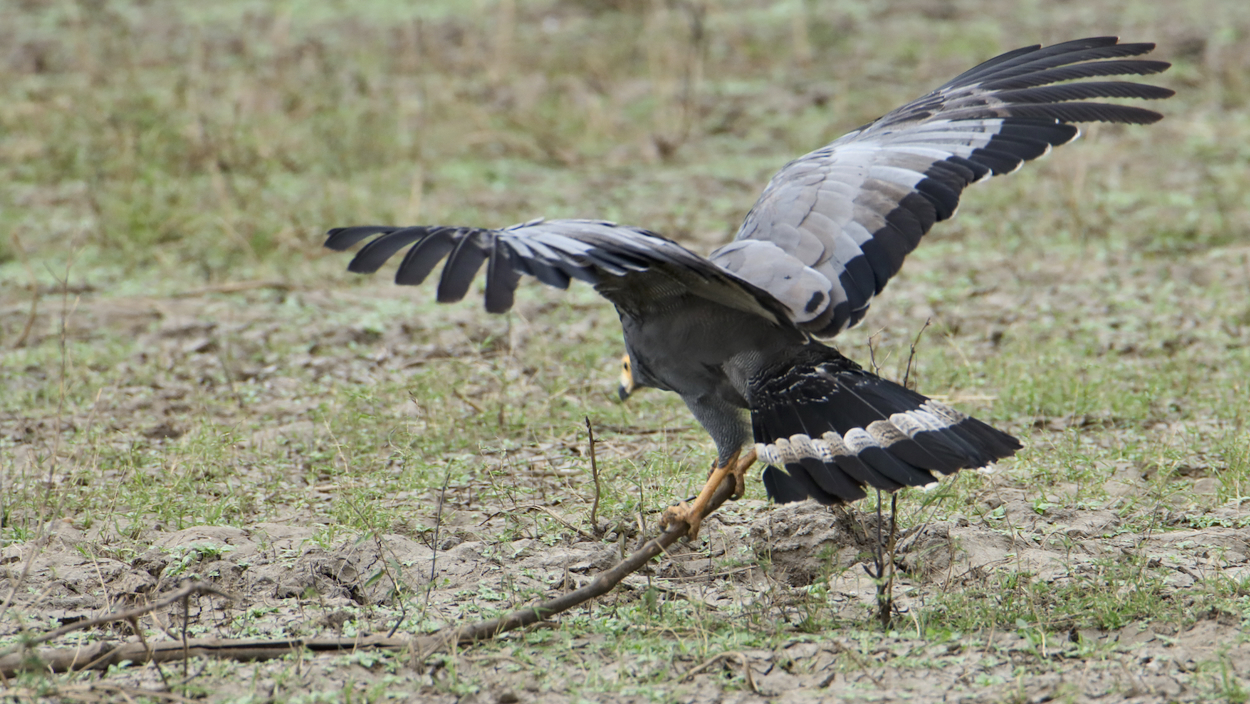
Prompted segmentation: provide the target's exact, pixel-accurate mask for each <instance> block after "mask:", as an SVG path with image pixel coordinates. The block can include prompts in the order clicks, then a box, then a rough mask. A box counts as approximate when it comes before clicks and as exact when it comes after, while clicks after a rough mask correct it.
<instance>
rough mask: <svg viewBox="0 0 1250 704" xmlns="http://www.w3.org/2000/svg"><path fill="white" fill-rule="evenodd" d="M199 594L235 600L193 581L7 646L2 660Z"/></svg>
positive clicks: (136, 616) (224, 593)
mask: <svg viewBox="0 0 1250 704" xmlns="http://www.w3.org/2000/svg"><path fill="white" fill-rule="evenodd" d="M198 594H214V595H216V596H220V597H223V598H225V599H229V600H231V601H234V600H235V597H233V596H231V595H230V594H227V593H226V592H223V591H221V590H220V589H217V588H216V587H213V586H212V585H209V584H206V583H204V582H192V583H191V584H188V585H187V586H185V587H183V588H182V589H179V590H178V591H176V592H174V593H172V594H170V595H169V596H167V597H165V598H164V599H161V600H160V601H154V602H152V603H151V604H148V605H146V606H139V607H136V608H133V609H128V610H126V611H115V612H113V613H110V614H106V615H104V616H99V617H97V618H90V619H85V620H83V621H75V622H73V623H69V624H66V625H64V626H61V627H60V628H58V629H56V630H54V631H49V632H48V633H45V634H43V635H41V636H36V637H34V638H31V639H30V640H28V641H25V642H23V643H22V644H21V645H17V646H14V647H12V648H5V649H4V650H0V662H3V661H5V660H7V659H8V657H9V656H11V655H12V654H14V653H16V652H17V651H19V650H21V649H22V648H29V647H31V646H35V645H39V644H40V643H47V642H48V641H50V640H54V639H56V638H60V637H61V636H63V635H65V634H66V633H73V632H74V631H81V630H84V629H87V628H95V627H96V626H103V625H104V624H106V623H113V622H114V621H129V620H132V619H136V618H138V617H140V616H145V615H147V614H149V613H151V612H153V611H156V610H158V609H163V608H165V607H166V606H169V605H170V604H173V603H175V602H177V601H180V600H182V599H185V598H187V597H190V596H193V595H198ZM75 650H76V649H75Z"/></svg>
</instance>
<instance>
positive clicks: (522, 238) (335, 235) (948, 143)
mask: <svg viewBox="0 0 1250 704" xmlns="http://www.w3.org/2000/svg"><path fill="white" fill-rule="evenodd" d="M1153 48H1154V44H1121V43H1119V41H1118V39H1116V38H1115V37H1095V38H1090V39H1079V40H1076V41H1070V42H1065V43H1062V44H1056V45H1054V46H1049V47H1045V48H1042V47H1040V46H1031V47H1026V48H1023V49H1017V50H1015V51H1011V52H1008V53H1006V54H1003V55H1001V56H998V57H996V58H994V59H990V60H989V61H986V62H985V63H983V64H981V65H980V66H977V67H976V68H974V69H972V70H970V71H968V72H966V73H964V74H963V75H961V76H959V77H957V78H955V79H954V80H953V81H951V82H950V83H947V84H946V85H944V86H942V87H941V88H938V89H937V90H935V91H933V92H932V93H930V94H928V95H926V96H924V97H922V98H920V99H919V100H916V101H913V102H911V103H908V104H907V105H904V106H903V107H901V108H899V109H897V110H895V111H893V112H891V113H889V114H887V115H885V116H884V117H881V118H880V119H878V120H876V121H874V122H871V123H869V124H867V125H864V126H863V127H860V128H859V129H856V130H854V131H852V132H850V133H849V134H847V135H845V136H843V137H842V138H840V139H838V140H836V141H834V142H832V143H831V144H829V145H827V146H825V147H822V148H820V149H817V150H816V151H814V152H812V153H810V154H807V155H806V156H803V157H800V158H798V159H796V160H794V161H792V162H790V163H789V164H788V165H786V166H785V168H783V169H782V170H781V171H780V172H779V173H777V175H776V176H774V177H773V178H772V181H770V182H769V184H768V187H767V188H765V189H764V193H763V195H761V196H760V199H759V201H757V202H756V204H755V206H754V207H753V208H752V209H751V212H750V213H748V214H747V216H746V220H745V221H744V222H743V223H742V227H741V228H740V229H739V230H738V235H737V237H735V238H734V241H733V242H731V243H729V244H727V245H725V246H723V247H720V248H719V249H717V250H716V251H714V252H712V253H711V254H710V255H709V256H708V257H707V258H704V257H701V256H699V255H698V254H695V253H693V252H691V251H690V250H688V249H686V248H685V247H682V246H681V245H680V244H677V243H676V242H673V241H672V240H669V239H666V238H665V237H663V236H661V235H658V234H656V233H654V232H650V231H647V230H643V229H640V228H636V227H628V226H625V225H618V224H615V223H611V222H602V221H597V220H533V221H530V222H527V223H523V224H520V225H513V226H512V227H507V228H503V229H497V230H496V229H483V228H478V227H445V226H417V227H389V226H388V227H378V226H365V227H347V228H340V229H334V230H331V231H330V232H329V239H328V240H327V241H326V246H327V247H330V248H331V249H336V250H343V249H346V248H348V247H350V246H352V245H354V244H356V243H357V242H359V241H361V240H363V239H366V238H370V237H372V238H373V239H372V241H370V242H369V243H368V244H367V245H365V246H364V247H363V248H362V249H361V250H360V251H359V252H358V253H357V254H356V257H355V258H354V259H353V260H352V262H351V265H350V267H349V268H350V270H351V271H354V272H361V273H371V272H375V271H377V270H378V268H379V267H380V266H381V265H382V264H383V262H385V261H386V260H387V259H389V258H390V257H391V256H392V255H394V254H395V253H397V252H399V251H400V250H401V249H403V248H405V247H408V246H409V245H412V246H411V248H409V249H408V252H407V254H405V255H404V258H403V261H402V262H400V265H399V270H398V272H397V273H396V275H395V282H396V283H398V284H405V285H415V284H419V283H421V282H422V281H424V280H425V278H426V277H427V276H428V275H429V274H430V272H431V270H432V269H433V268H434V266H435V265H437V264H438V263H439V262H440V261H442V260H443V259H444V258H446V259H447V263H446V265H445V266H444V267H443V270H442V276H441V277H440V279H439V283H438V300H439V301H440V302H451V301H458V300H460V299H461V298H463V297H464V295H465V293H466V292H467V291H468V289H469V285H470V283H471V282H472V280H473V278H474V277H475V276H476V274H477V272H478V270H479V268H480V267H481V265H482V263H483V262H485V264H486V310H488V311H490V312H492V313H503V312H504V311H507V310H508V309H509V308H510V307H511V306H512V301H513V292H514V290H515V288H516V285H517V281H518V279H519V278H520V277H521V275H523V274H524V275H529V276H533V277H536V278H537V279H539V280H540V281H542V282H544V283H547V284H550V285H552V286H556V287H559V288H566V287H567V286H568V284H569V281H570V280H571V279H581V280H583V281H586V282H589V283H590V284H592V285H594V287H595V290H596V291H598V292H599V293H600V294H601V295H603V297H604V298H607V299H608V300H609V301H611V302H612V303H613V304H614V305H615V306H616V309H617V312H618V313H619V314H620V318H621V326H622V327H623V328H624V332H625V347H626V352H627V357H626V362H625V364H626V368H625V369H626V374H625V376H624V379H623V383H622V389H621V395H622V397H624V396H626V395H627V394H628V392H630V391H632V390H633V388H636V387H653V388H656V389H663V390H667V391H674V392H676V393H677V394H679V395H680V396H681V397H682V400H684V401H685V402H686V405H687V406H688V407H689V408H690V412H691V413H693V414H694V417H695V418H696V419H697V420H698V421H699V423H701V424H702V425H703V427H704V428H705V429H706V430H707V432H708V433H709V434H711V436H712V439H713V440H714V441H715V442H716V447H717V451H718V454H717V458H716V462H715V465H714V467H713V471H712V475H711V477H710V478H709V480H708V482H707V485H706V486H705V487H704V489H703V491H702V492H701V493H700V494H699V496H698V498H696V499H695V500H694V502H693V504H690V505H687V504H686V503H684V502H683V503H682V504H681V505H680V506H678V507H675V508H671V509H669V511H668V513H666V517H665V518H666V523H667V522H668V521H671V520H673V519H679V520H685V521H686V522H687V523H688V524H689V526H690V533H689V534H690V535H691V536H694V535H696V534H697V532H698V529H699V521H700V520H701V517H702V515H703V510H704V508H705V506H706V503H707V502H708V500H709V499H710V497H711V495H712V493H713V492H714V490H715V489H716V487H717V486H719V485H720V483H721V482H722V480H723V479H724V478H725V476H726V475H727V474H733V475H734V477H735V479H736V481H737V491H736V494H735V495H736V496H740V495H741V494H742V491H743V488H744V484H743V480H744V473H745V471H746V470H747V468H748V467H750V465H751V464H753V463H754V462H755V460H756V459H757V458H758V459H759V460H761V461H763V462H765V463H766V464H768V465H769V466H768V467H766V468H765V470H764V475H763V479H764V486H765V487H766V489H767V491H768V495H769V496H770V497H771V498H773V499H774V500H776V501H778V502H787V501H797V500H801V499H804V498H807V497H811V498H814V499H816V500H817V501H820V502H822V503H826V504H829V503H835V502H841V501H852V500H854V499H858V498H861V497H863V496H864V495H865V491H864V488H865V487H873V488H876V489H884V490H886V491H892V490H895V489H898V488H900V487H904V486H918V485H926V484H930V483H932V482H934V481H935V474H951V473H953V472H956V471H958V470H960V469H968V468H974V467H981V466H984V465H986V464H988V463H990V462H993V461H994V460H996V459H1000V458H1003V457H1007V456H1009V455H1011V454H1013V453H1014V452H1015V451H1016V450H1017V449H1019V448H1020V444H1019V442H1017V441H1016V439H1015V438H1013V437H1011V436H1010V435H1007V434H1006V433H1003V432H1001V431H998V430H996V429H994V428H992V427H990V426H988V425H986V424H985V423H982V422H981V421H979V420H976V419H975V418H970V417H968V416H966V415H964V414H963V413H960V412H959V411H956V410H954V409H952V408H950V407H949V406H946V405H943V404H941V403H938V402H936V401H933V400H931V399H928V398H926V397H924V396H922V395H920V394H918V393H916V392H914V391H911V390H909V389H906V388H904V387H902V386H900V385H898V384H895V383H893V382H890V381H887V380H884V379H881V378H880V377H877V376H876V375H874V374H871V373H869V372H867V371H865V370H863V369H861V368H860V367H859V366H858V365H857V364H855V363H854V362H852V361H850V360H849V359H847V358H846V357H843V356H842V355H841V354H839V353H838V351H837V350H836V349H834V348H832V347H829V346H827V345H825V344H822V343H821V342H819V341H818V339H817V338H829V337H833V336H834V335H837V334H838V333H840V332H842V331H843V330H845V329H847V328H849V327H851V326H853V325H855V324H857V323H858V322H860V320H861V319H862V318H863V317H864V314H865V313H866V312H867V311H868V305H869V303H870V302H871V301H872V298H873V296H875V295H877V294H878V293H880V292H881V290H882V289H883V288H885V285H886V282H887V281H889V280H890V277H892V276H894V274H895V273H897V272H898V270H899V268H900V267H901V266H902V265H903V259H904V257H906V256H907V254H908V253H909V252H911V251H912V249H914V248H915V247H916V245H917V244H919V243H920V239H921V238H922V237H923V236H924V234H925V233H926V232H928V230H929V228H930V227H932V226H933V223H935V222H937V221H939V220H945V219H947V218H949V217H951V216H952V215H954V214H955V209H956V206H958V205H959V197H960V193H961V192H962V191H963V189H964V188H965V187H966V186H968V185H969V184H971V183H974V182H976V181H980V180H983V179H986V178H988V177H990V176H994V175H997V174H1005V173H1010V172H1012V171H1014V170H1016V169H1018V168H1019V167H1020V166H1021V165H1022V164H1023V163H1024V162H1026V161H1029V160H1032V159H1036V158H1037V157H1040V156H1043V155H1045V154H1046V153H1047V152H1049V151H1050V149H1051V147H1054V146H1057V145H1061V144H1066V143H1068V142H1070V141H1072V140H1073V139H1075V138H1076V137H1077V135H1078V134H1079V130H1078V129H1077V128H1076V127H1075V126H1074V123H1080V122H1119V123H1129V124H1149V123H1153V122H1155V121H1157V120H1159V119H1160V118H1161V116H1160V115H1159V114H1158V113H1156V112H1152V111H1150V110H1146V109H1143V108H1140V107H1135V106H1128V105H1119V104H1108V103H1101V102H1090V99H1097V98H1143V99H1158V98H1166V97H1168V96H1171V95H1172V94H1173V92H1172V91H1171V90H1168V89H1166V88H1160V87H1157V86H1151V85H1143V84H1139V83H1128V82H1122V81H1082V82H1070V81H1073V80H1074V79H1086V78H1094V77H1101V76H1121V75H1132V74H1136V75H1147V74H1155V73H1159V72H1161V71H1163V70H1165V69H1167V68H1168V66H1169V64H1167V63H1164V62H1161V61H1150V60H1144V59H1131V58H1126V57H1134V56H1140V55H1143V54H1146V53H1149V52H1150V51H1151V50H1152V49H1153ZM748 418H749V422H748ZM752 436H754V446H753V448H751V449H750V450H749V451H748V452H747V453H746V454H745V456H743V457H742V458H741V459H740V458H739V455H740V454H741V453H742V451H743V449H744V448H746V447H747V446H748V445H751V443H752Z"/></svg>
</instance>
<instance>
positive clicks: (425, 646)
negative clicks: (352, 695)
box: [413, 474, 736, 655]
mask: <svg viewBox="0 0 1250 704" xmlns="http://www.w3.org/2000/svg"><path fill="white" fill-rule="evenodd" d="M726 480H727V481H725V482H722V483H721V485H720V486H719V487H717V489H716V492H715V493H714V494H712V499H711V501H709V502H708V505H707V509H706V510H705V511H704V512H703V516H702V517H701V518H706V517H707V516H709V515H711V514H712V512H714V511H715V510H716V509H718V508H720V505H721V504H723V503H725V501H726V500H727V499H728V498H729V496H730V495H731V494H733V492H734V489H735V488H736V486H735V482H734V478H733V475H732V474H730V475H729V476H727V477H726ZM689 530H690V526H688V525H687V524H686V522H685V521H677V520H675V521H673V522H672V523H671V524H670V525H669V527H668V529H667V530H665V531H664V533H662V534H661V535H660V536H659V537H656V538H652V539H651V540H649V541H647V543H646V544H645V545H643V546H642V547H640V548H638V550H636V551H634V553H633V554H632V555H630V556H629V557H627V558H625V559H624V560H622V561H621V562H618V563H617V564H616V565H615V566H613V567H612V569H609V570H607V571H605V572H600V573H599V574H597V575H595V578H594V579H593V580H591V582H590V584H588V585H586V586H584V587H582V588H581V589H578V590H575V591H571V592H569V593H567V594H563V595H561V596H558V597H556V598H555V599H550V600H548V601H544V602H542V603H540V604H534V605H532V606H527V607H525V608H522V609H517V610H516V611H513V612H512V613H510V614H507V615H505V616H501V617H499V618H494V619H490V620H489V621H479V622H478V623H474V624H470V625H468V626H462V627H460V628H457V629H456V630H454V631H452V632H450V633H434V634H431V635H428V636H423V637H421V638H418V639H416V641H414V643H413V645H414V647H415V649H416V650H417V652H418V653H419V654H422V655H425V654H429V653H432V652H435V651H436V650H439V649H442V648H446V647H448V646H451V645H452V644H468V643H475V642H477V641H480V640H487V639H490V638H494V637H496V636H498V635H500V634H501V633H505V632H507V631H512V630H515V629H517V628H523V627H525V626H529V625H533V624H535V623H538V622H539V621H541V620H543V619H545V618H547V617H549V616H554V615H555V614H558V613H560V612H562V611H567V610H569V609H571V608H573V607H574V606H579V605H581V604H584V603H586V602H587V601H590V600H591V599H594V598H595V597H599V596H603V595H604V594H607V593H608V592H610V591H612V589H613V588H614V587H616V585H618V584H620V583H621V580H623V579H625V578H626V577H627V576H629V575H631V574H633V573H634V572H637V571H638V570H639V569H641V568H642V566H643V565H645V564H647V563H648V562H650V561H651V559H652V558H654V557H656V556H658V555H659V554H660V553H662V552H664V551H665V550H667V549H668V547H669V546H671V545H672V544H673V543H676V542H677V541H678V540H679V539H681V538H682V536H684V535H686V533H687V532H689Z"/></svg>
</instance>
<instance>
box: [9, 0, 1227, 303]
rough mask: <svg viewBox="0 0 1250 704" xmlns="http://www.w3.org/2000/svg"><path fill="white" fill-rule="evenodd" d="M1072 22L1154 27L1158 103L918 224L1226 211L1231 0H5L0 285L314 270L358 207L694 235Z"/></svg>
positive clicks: (1118, 224)
mask: <svg viewBox="0 0 1250 704" xmlns="http://www.w3.org/2000/svg"><path fill="white" fill-rule="evenodd" d="M1093 34H1119V35H1122V36H1124V37H1126V38H1127V39H1129V40H1132V41H1157V42H1159V43H1160V44H1161V50H1160V51H1159V52H1158V55H1159V56H1161V57H1162V58H1164V59H1167V60H1170V61H1173V62H1175V63H1176V67H1175V68H1174V69H1173V70H1172V71H1171V72H1170V73H1168V74H1167V75H1165V76H1164V77H1163V83H1165V84H1167V85H1169V86H1171V87H1173V88H1175V89H1177V91H1178V94H1179V95H1178V96H1177V97H1176V98H1175V99H1173V100H1171V101H1168V103H1167V104H1166V105H1165V106H1163V110H1164V111H1165V112H1166V113H1167V114H1168V119H1167V120H1166V121H1165V122H1164V123H1162V124H1161V125H1160V126H1156V127H1153V128H1150V129H1149V130H1131V131H1128V132H1126V133H1125V134H1126V136H1125V137H1124V139H1122V140H1120V141H1118V142H1116V143H1114V144H1113V145H1110V146H1109V147H1108V148H1102V149H1098V148H1093V147H1090V146H1088V145H1084V146H1082V148H1081V149H1079V150H1074V151H1076V152H1077V153H1076V154H1075V155H1074V154H1065V156H1064V162H1065V165H1064V166H1063V167H1061V168H1063V169H1064V170H1065V174H1064V180H1052V181H1049V182H1045V181H1041V182H1043V183H1047V184H1048V185H1047V186H1046V192H1043V193H1037V192H1033V191H1035V190H1037V185H1038V183H1039V179H1040V177H1039V176H1032V175H1027V174H1026V175H1024V177H1023V178H1021V179H1020V180H1019V181H1018V182H1017V183H1015V184H1014V185H1013V186H1000V189H999V191H998V195H997V196H995V195H989V196H986V199H987V200H989V201H990V202H992V203H994V205H990V206H985V205H978V206H976V208H969V209H968V210H969V211H972V210H975V211H976V213H978V214H981V215H985V214H987V213H988V216H986V217H979V216H974V217H972V218H961V219H958V220H956V222H955V225H954V227H947V228H945V229H944V230H942V231H941V234H940V235H939V237H942V238H950V239H952V240H958V239H959V238H960V237H962V236H964V235H965V234H966V233H967V232H968V231H974V232H983V233H984V232H989V234H990V235H992V236H995V237H999V238H1001V237H1003V236H1013V235H1017V234H1018V235H1020V236H1021V238H1022V239H1024V238H1025V236H1027V239H1028V240H1030V241H1032V242H1034V243H1035V247H1036V249H1033V250H1032V251H1033V252H1035V253H1038V254H1041V253H1043V252H1044V247H1045V245H1046V242H1047V238H1049V237H1052V236H1054V237H1060V238H1062V237H1075V238H1084V239H1087V238H1099V237H1104V236H1108V234H1111V235H1112V236H1114V237H1125V238H1129V240H1130V242H1128V243H1126V244H1130V245H1131V246H1134V247H1145V248H1153V249H1155V250H1163V251H1171V250H1173V249H1175V248H1178V247H1179V248H1192V247H1194V246H1204V245H1209V244H1211V243H1212V242H1224V241H1228V240H1230V239H1233V238H1241V237H1242V236H1243V235H1244V234H1245V228H1246V223H1247V220H1248V219H1250V216H1248V215H1247V199H1246V197H1245V193H1246V192H1247V185H1248V184H1247V177H1246V171H1247V167H1248V166H1250V119H1248V118H1247V113H1246V105H1247V95H1250V71H1248V70H1247V66H1248V65H1250V41H1247V39H1248V36H1250V3H1245V2H1241V1H1240V0H1185V1H1179V0H1158V1H1154V2H1134V3H1123V2H1109V1H1105V0H1096V1H1094V2H1071V1H1064V2H1013V3H1003V2H997V1H992V0H898V1H893V2H886V1H875V2H861V1H859V0H784V1H780V2H766V1H764V0H730V1H727V2H697V1H694V0H549V1H522V0H472V1H471V2H456V1H454V0H423V1H421V2H398V1H397V0H396V1H389V2H387V1H383V2H370V3H348V2H341V1H336V0H302V1H295V0H292V1H290V2H261V1H257V0H231V1H229V2H215V3H183V2H170V1H169V0H136V1H120V0H119V1H105V0H78V1H77V2H71V1H60V0H12V1H11V2H6V3H4V4H3V6H2V7H0V47H3V50H0V85H3V86H4V96H5V100H4V101H3V103H0V286H2V287H0V296H5V297H6V298H7V297H10V296H22V295H24V294H21V293H19V289H26V290H29V287H30V286H31V285H32V283H33V282H36V281H37V282H39V285H40V286H49V285H52V284H53V283H54V281H55V280H56V278H58V277H62V276H64V272H65V271H66V266H67V264H68V263H69V262H70V260H71V259H73V260H74V261H75V262H76V264H75V266H74V273H73V274H72V277H73V278H75V279H76V281H75V282H71V283H72V284H76V285H77V286H79V287H88V288H93V289H97V290H100V289H104V290H108V291H110V292H114V293H118V294H126V293H151V292H154V291H165V292H170V291H177V290H179V289H181V288H186V287H194V286H202V285H206V284H213V283H218V282H223V281H232V280H239V279H248V278H255V277H278V278H281V279H286V280H306V279H308V278H310V277H318V276H322V275H323V274H324V273H325V272H326V271H330V270H334V269H338V268H340V267H341V262H340V261H339V260H338V259H335V260H334V262H333V265H332V266H331V267H330V269H326V268H325V267H324V266H323V265H321V264H318V263H317V262H316V260H317V259H318V258H319V257H320V256H321V254H322V253H321V251H320V234H321V233H322V232H323V231H324V229H326V228H327V227H331V226H336V225H344V224H356V223H363V222H384V223H390V222H447V223H456V224H476V225H503V224H508V223H512V222H518V221H523V220H527V219H530V218H532V217H535V216H547V217H572V216H584V217H605V218H609V219H615V220H619V221H622V222H628V223H633V224H639V225H644V226H647V227H650V228H652V229H656V230H658V231H660V232H663V233H665V234H667V235H669V236H672V237H674V238H677V239H679V240H682V241H685V242H688V243H691V244H692V245H694V246H695V247H696V248H704V249H706V248H707V247H709V246H712V245H715V244H718V243H720V242H722V241H724V240H726V239H728V238H729V237H730V236H731V235H732V233H733V231H734V229H735V228H736V225H737V223H738V222H739V221H740V219H741V217H742V216H743V215H744V214H745V212H746V210H747V209H748V208H749V206H750V204H751V202H752V201H753V200H754V197H755V195H756V194H757V193H758V191H759V190H760V188H761V187H762V185H763V183H764V182H765V181H766V180H767V178H768V176H769V175H771V173H772V172H774V171H775V170H776V169H777V168H778V167H780V166H781V165H782V164H784V163H785V162H786V161H788V160H789V159H791V158H793V157H795V156H797V155H799V154H802V153H804V152H806V151H809V150H811V149H813V148H816V147H818V146H820V145H821V144H823V143H824V142H826V141H829V140H831V139H833V138H835V137H837V136H838V135H840V134H841V133H842V132H844V131H845V130H847V129H849V128H852V127H854V126H856V125H858V124H861V123H863V122H865V121H867V120H870V119H872V118H873V117H875V116H877V115H880V114H881V113H883V112H885V111H887V110H889V109H890V108H892V107H894V106H896V105H897V104H899V103H901V102H903V101H905V100H908V99H910V98H913V97H916V96H917V95H918V94H919V93H921V92H923V91H924V90H928V89H929V88H931V87H935V86H936V85H938V84H940V83H941V82H943V81H945V80H946V79H948V78H949V77H951V76H953V75H955V74H956V73H958V72H960V71H962V70H964V69H965V68H967V67H969V66H970V65H972V64H974V63H976V62H978V61H980V60H983V59H985V58H988V57H990V56H992V55H994V54H996V53H998V52H1000V51H1003V50H1007V49H1011V48H1015V47H1016V46H1019V45H1024V44H1029V43H1035V42H1041V43H1052V42H1056V41H1061V40H1065V39H1071V38H1075V37H1080V36H1087V35H1093ZM1097 130H1098V128H1097V127H1095V128H1094V131H1095V132H1096V131H1097ZM1115 132H1116V134H1119V133H1120V132H1121V131H1120V130H1118V129H1117V130H1116V131H1115ZM1108 165H1109V166H1108ZM1091 169H1093V172H1092V173H1091V172H1090V170H1091ZM1087 175H1088V178H1089V180H1088V181H1087V180H1086V177H1087ZM1026 193H1027V197H1026V196H1025V194H1026ZM978 195H979V194H978ZM975 197H977V196H974V198H975ZM996 197H997V198H998V199H999V200H994V199H995V198H996ZM1078 198H1079V199H1081V200H1083V201H1088V205H1089V206H1090V207H1088V208H1084V209H1083V212H1082V214H1081V215H1080V216H1079V217H1078V216H1076V215H1073V214H1071V213H1068V212H1066V211H1069V210H1071V208H1070V207H1069V206H1070V205H1071V204H1072V203H1073V202H1074V201H1075V200H1076V199H1078ZM1017 228H1025V231H1024V232H1018V231H1017ZM996 246H997V245H996ZM922 249H923V248H922ZM54 272H59V273H54Z"/></svg>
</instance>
